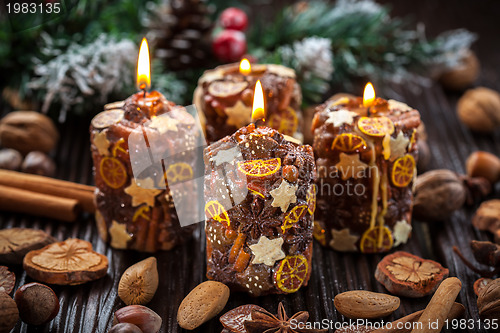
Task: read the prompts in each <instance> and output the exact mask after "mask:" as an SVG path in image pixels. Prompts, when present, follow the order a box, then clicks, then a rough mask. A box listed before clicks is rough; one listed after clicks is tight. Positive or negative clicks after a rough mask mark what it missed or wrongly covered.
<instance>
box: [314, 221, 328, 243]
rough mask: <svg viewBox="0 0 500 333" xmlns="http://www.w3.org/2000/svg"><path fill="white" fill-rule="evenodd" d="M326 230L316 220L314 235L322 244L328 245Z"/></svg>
mask: <svg viewBox="0 0 500 333" xmlns="http://www.w3.org/2000/svg"><path fill="white" fill-rule="evenodd" d="M325 233H326V230H325V229H323V227H322V226H321V225H320V224H319V223H318V222H316V221H314V227H313V236H314V239H316V240H317V241H318V242H319V243H320V244H321V245H323V246H325V245H326V235H325Z"/></svg>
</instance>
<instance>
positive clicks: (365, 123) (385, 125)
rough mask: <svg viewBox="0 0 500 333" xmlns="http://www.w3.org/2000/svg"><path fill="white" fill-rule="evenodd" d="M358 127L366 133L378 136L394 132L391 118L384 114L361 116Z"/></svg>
mask: <svg viewBox="0 0 500 333" xmlns="http://www.w3.org/2000/svg"><path fill="white" fill-rule="evenodd" d="M358 128H359V130H360V131H361V132H363V133H364V134H366V135H369V136H376V137H382V136H385V135H386V134H389V135H391V134H392V133H394V124H393V123H392V121H391V120H390V119H389V118H387V117H384V116H381V117H361V118H359V120H358Z"/></svg>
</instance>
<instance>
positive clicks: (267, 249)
mask: <svg viewBox="0 0 500 333" xmlns="http://www.w3.org/2000/svg"><path fill="white" fill-rule="evenodd" d="M282 245H283V238H281V237H279V238H275V239H269V238H267V237H266V236H260V238H259V241H258V242H257V244H253V245H250V250H252V253H253V255H254V256H255V257H254V258H253V260H252V264H253V265H255V264H264V265H267V266H274V263H275V262H276V261H277V260H281V259H283V258H285V252H283V250H282V249H281V246H282Z"/></svg>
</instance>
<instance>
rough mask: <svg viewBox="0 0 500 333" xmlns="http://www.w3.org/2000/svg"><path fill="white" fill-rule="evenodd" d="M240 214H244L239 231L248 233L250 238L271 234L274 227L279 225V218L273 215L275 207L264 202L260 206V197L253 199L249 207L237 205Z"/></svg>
mask: <svg viewBox="0 0 500 333" xmlns="http://www.w3.org/2000/svg"><path fill="white" fill-rule="evenodd" d="M239 210H240V212H239V213H240V214H241V216H244V217H245V219H244V222H242V224H240V229H239V231H240V232H241V233H245V234H247V235H249V236H250V237H251V238H252V239H258V238H259V237H260V236H267V237H270V236H273V235H274V231H275V228H278V227H280V226H281V224H282V221H281V219H280V218H279V216H278V217H276V216H274V215H276V214H275V212H276V208H275V207H271V206H270V204H266V205H265V206H264V207H262V202H261V200H260V199H254V201H253V202H252V204H251V209H248V208H246V207H244V205H242V206H240V207H239Z"/></svg>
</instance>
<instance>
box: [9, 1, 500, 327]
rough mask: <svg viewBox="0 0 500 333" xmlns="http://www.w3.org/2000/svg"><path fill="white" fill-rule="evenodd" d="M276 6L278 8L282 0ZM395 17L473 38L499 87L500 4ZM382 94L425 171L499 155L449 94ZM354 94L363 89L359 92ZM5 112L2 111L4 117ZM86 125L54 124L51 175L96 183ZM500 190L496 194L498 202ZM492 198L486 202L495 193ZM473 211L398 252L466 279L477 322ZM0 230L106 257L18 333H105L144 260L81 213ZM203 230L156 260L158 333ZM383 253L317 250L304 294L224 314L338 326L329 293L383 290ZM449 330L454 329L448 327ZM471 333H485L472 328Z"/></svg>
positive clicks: (242, 298) (184, 282)
mask: <svg viewBox="0 0 500 333" xmlns="http://www.w3.org/2000/svg"><path fill="white" fill-rule="evenodd" d="M280 2H281V1H280ZM382 2H383V3H387V4H390V5H391V6H392V7H393V8H394V10H393V15H398V16H406V15H408V14H410V15H412V16H413V18H414V19H415V21H421V22H424V23H425V24H426V27H427V32H428V35H430V36H433V35H436V34H437V33H439V32H441V31H444V30H448V29H451V28H459V27H465V28H467V29H469V30H471V31H474V32H477V33H478V34H479V37H480V38H479V40H478V42H477V43H476V44H475V45H474V48H473V49H474V50H475V51H476V52H477V54H478V57H479V59H480V60H481V64H482V72H481V77H480V79H479V80H478V82H477V83H478V85H484V86H487V87H490V88H493V89H496V90H500V81H499V80H498V78H499V75H500V34H499V32H500V24H499V23H498V15H499V14H500V2H499V1H495V0H480V1H469V0H467V1H466V0H444V1H442V0H440V1H435V0H421V1H418V2H414V1H401V0H400V1H396V0H391V1H389V0H383V1H382ZM377 91H378V93H379V94H380V95H381V96H383V97H386V98H397V99H400V100H402V101H404V102H406V103H408V104H410V105H411V106H413V107H415V108H417V109H419V110H420V111H421V113H422V119H423V120H424V122H425V124H426V126H427V131H428V136H429V144H430V147H431V153H432V164H431V168H433V169H434V168H449V169H452V170H456V171H458V172H464V162H465V159H466V158H467V156H468V155H469V154H470V153H471V152H473V151H475V150H479V149H480V150H486V151H490V152H493V153H496V154H497V155H500V145H499V142H500V140H499V139H500V136H499V133H498V132H497V133H495V134H494V135H489V136H479V135H476V134H472V133H470V132H469V131H468V130H467V129H466V128H465V127H464V126H462V124H461V123H460V122H459V121H458V119H457V117H456V114H455V105H456V101H457V99H458V98H459V96H460V95H459V94H457V93H448V92H445V91H443V89H442V88H441V87H440V86H439V85H437V84H432V85H430V86H423V87H416V86H411V87H410V86H403V87H394V86H390V85H387V86H384V87H377ZM355 93H357V94H360V93H361V92H355ZM3 112H6V110H3ZM89 122H90V117H88V118H86V119H83V120H82V119H81V118H79V119H75V118H71V117H70V118H69V119H68V120H67V122H66V123H65V124H63V125H60V130H61V137H62V139H61V141H60V143H59V146H58V147H57V150H56V152H55V155H54V157H55V159H56V162H57V165H58V167H59V169H58V173H57V177H58V178H61V179H67V180H71V181H75V182H81V183H85V184H92V183H93V177H92V161H91V157H90V151H89V135H88V124H89ZM498 193H499V190H498V188H497V190H496V193H495V194H496V196H498ZM495 194H493V195H492V197H494V196H495ZM474 209H475V208H474V207H472V208H467V209H462V210H460V211H458V212H456V213H455V214H454V215H453V217H452V218H451V219H450V220H448V221H445V222H444V223H433V224H429V223H423V222H421V221H414V223H413V227H414V233H413V237H412V239H411V241H410V242H409V243H408V244H406V245H404V246H401V247H400V248H399V249H401V250H405V251H408V252H411V253H414V254H417V255H420V256H423V257H425V258H431V259H435V260H437V261H439V262H440V263H442V264H443V265H444V266H446V267H448V268H449V269H450V275H451V276H457V277H458V278H459V279H460V280H461V281H462V282H463V288H462V291H461V293H460V295H459V298H458V301H459V302H461V303H463V304H464V305H465V306H466V308H467V312H466V315H465V318H468V319H471V318H472V319H478V313H477V306H476V296H475V295H474V293H473V290H472V284H473V283H474V281H475V280H476V279H477V278H478V276H477V275H475V274H473V273H471V272H470V271H468V270H467V269H466V267H465V266H464V265H463V264H462V263H461V262H460V261H459V260H458V258H457V257H456V256H455V255H454V254H453V252H452V248H451V247H452V245H458V246H459V248H461V249H463V251H464V252H465V254H466V256H467V257H469V258H470V257H471V254H470V252H469V251H468V248H469V247H468V244H469V241H470V240H471V239H480V240H488V239H491V237H490V236H489V235H487V234H486V233H482V232H478V231H477V230H475V229H474V228H473V227H472V226H471V224H470V218H471V216H472V213H473V211H474ZM0 227H2V228H11V227H32V228H40V229H43V230H45V231H47V232H49V233H50V234H52V235H53V236H54V237H56V238H58V239H60V240H64V239H66V238H69V237H78V238H82V239H86V240H89V241H91V242H92V244H93V246H94V249H95V250H96V251H98V252H100V253H104V254H106V255H107V256H108V258H109V259H110V267H109V270H108V275H107V276H106V277H105V278H103V279H101V280H98V281H95V282H92V283H88V284H85V285H82V286H75V287H60V286H53V288H54V291H55V292H56V294H57V295H58V296H59V299H60V302H61V309H60V312H59V315H58V316H57V317H56V318H55V319H54V320H53V321H52V322H51V323H49V324H47V325H45V326H42V327H38V328H36V327H33V326H28V325H26V324H24V323H21V322H19V323H18V324H17V326H16V327H15V329H14V332H105V331H107V329H108V328H109V327H110V324H111V322H112V316H113V312H114V311H116V310H117V309H119V308H120V307H122V306H123V305H124V304H123V303H122V302H121V301H120V299H119V298H118V297H117V285H118V281H119V279H120V276H121V274H122V273H123V271H124V270H125V269H126V268H127V267H128V266H130V265H132V264H134V263H135V262H137V261H139V260H141V259H144V258H146V257H148V255H146V254H140V253H136V252H131V251H120V250H113V249H111V248H110V247H109V246H108V245H106V244H105V243H103V242H102V241H101V240H100V239H99V237H98V235H97V230H96V227H95V225H94V220H93V217H92V216H83V217H82V218H80V219H79V220H78V221H77V222H75V223H70V224H65V223H59V222H55V221H50V220H48V219H41V218H37V217H32V216H29V215H21V214H10V213H5V212H2V213H1V214H0ZM203 238H204V232H203V226H202V225H201V224H200V225H199V227H198V229H197V230H196V232H195V234H194V237H193V238H192V240H191V241H189V242H188V243H186V244H185V245H183V246H180V247H178V248H176V249H174V250H172V251H170V252H161V253H157V254H155V256H156V257H157V258H158V270H159V273H160V286H159V288H158V291H157V293H156V296H155V297H154V299H153V301H152V302H151V303H150V304H149V305H148V306H149V307H151V308H152V309H153V310H155V311H156V312H157V313H158V314H160V316H161V317H162V318H163V327H162V332H182V331H183V330H182V329H180V327H179V326H178V325H177V322H176V319H175V318H176V313H177V308H178V306H179V304H180V302H181V300H182V299H183V298H184V296H185V295H187V293H188V292H189V291H190V290H191V289H192V288H193V287H194V286H196V285H197V284H198V283H200V282H202V281H204V280H205V257H204V255H205V248H204V246H205V244H204V239H203ZM381 258H382V256H381V255H356V254H340V253H336V252H334V251H331V250H328V249H323V248H321V247H320V246H315V249H314V264H313V273H312V277H311V281H310V284H309V286H308V287H307V288H303V289H302V290H301V291H300V292H298V293H296V294H292V295H288V296H266V297H261V298H251V297H249V296H246V295H244V294H233V295H231V297H230V300H229V302H228V304H227V306H226V308H225V309H224V311H223V313H224V312H226V311H228V310H230V309H232V308H234V307H236V306H239V305H242V304H247V303H255V304H259V305H261V306H263V307H265V308H266V309H268V310H270V311H272V312H275V311H276V309H277V304H278V303H279V302H280V301H281V302H284V303H285V307H286V309H287V311H288V312H289V313H290V314H291V313H294V312H296V311H299V310H308V311H309V312H310V316H311V318H310V319H311V320H312V321H320V320H322V319H329V320H333V321H342V320H344V318H343V317H342V316H341V315H340V314H339V313H338V312H337V311H336V310H335V308H334V306H333V298H334V296H335V295H336V294H337V293H339V292H343V291H347V290H351V289H366V290H372V291H377V292H385V290H384V288H383V287H382V286H381V285H380V284H379V283H378V282H376V281H375V280H374V278H373V273H374V270H375V267H376V264H377V263H378V261H379V260H380V259H381ZM11 269H12V270H13V271H14V272H15V273H16V277H17V282H16V289H17V287H19V286H20V285H23V284H25V283H28V282H31V281H32V280H31V279H30V278H29V277H27V276H26V274H25V273H24V272H23V270H22V268H21V267H15V266H13V267H11ZM429 299H430V297H425V298H422V299H417V300H410V299H403V300H402V304H401V307H400V308H399V310H397V311H396V312H395V313H394V314H393V315H392V316H391V317H389V318H386V319H388V320H393V319H397V318H399V317H401V316H403V315H406V314H409V313H411V312H414V311H417V310H420V309H423V308H424V307H425V306H426V304H427V302H428V301H429ZM221 328H222V327H221V325H220V324H219V322H218V320H217V319H214V320H212V321H210V322H209V323H207V324H205V325H204V326H202V327H201V328H199V329H198V330H196V332H220V330H221ZM450 331H451V330H450ZM469 331H470V332H484V331H482V330H479V329H471V330H469Z"/></svg>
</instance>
